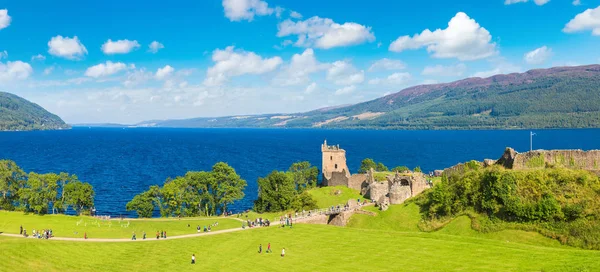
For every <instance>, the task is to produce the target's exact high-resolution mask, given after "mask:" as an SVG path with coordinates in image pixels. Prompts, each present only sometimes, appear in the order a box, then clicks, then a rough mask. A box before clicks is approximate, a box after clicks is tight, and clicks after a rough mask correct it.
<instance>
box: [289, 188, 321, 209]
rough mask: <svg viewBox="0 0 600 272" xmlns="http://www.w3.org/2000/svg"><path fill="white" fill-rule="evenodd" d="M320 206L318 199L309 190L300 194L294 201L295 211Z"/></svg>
mask: <svg viewBox="0 0 600 272" xmlns="http://www.w3.org/2000/svg"><path fill="white" fill-rule="evenodd" d="M316 208H318V206H317V201H316V200H315V199H314V198H312V196H311V195H310V194H309V193H308V192H303V193H301V194H299V195H298V196H297V197H296V198H295V199H294V201H293V202H292V209H294V210H295V211H302V210H312V209H316Z"/></svg>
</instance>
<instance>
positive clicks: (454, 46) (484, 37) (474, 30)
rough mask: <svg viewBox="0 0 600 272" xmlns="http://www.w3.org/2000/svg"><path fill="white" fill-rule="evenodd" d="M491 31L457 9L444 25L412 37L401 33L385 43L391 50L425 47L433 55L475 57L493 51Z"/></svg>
mask: <svg viewBox="0 0 600 272" xmlns="http://www.w3.org/2000/svg"><path fill="white" fill-rule="evenodd" d="M491 40H492V35H490V32H488V31H487V30H486V29H485V28H483V27H481V26H480V25H479V24H478V23H477V22H476V21H475V20H473V19H471V18H469V16H468V15H467V14H465V13H463V12H459V13H457V14H456V16H454V17H453V18H452V19H451V20H450V22H448V28H446V29H437V30H435V31H433V32H432V31H431V30H429V29H426V30H424V31H423V32H421V34H415V35H414V36H413V37H410V36H402V37H399V38H398V39H396V40H395V41H394V42H392V44H390V46H389V50H390V51H393V52H402V51H404V50H408V49H419V48H421V47H427V51H428V52H429V53H432V55H433V57H434V58H457V59H459V60H462V61H470V60H478V59H483V58H487V57H490V56H493V55H496V54H497V51H496V43H493V42H491Z"/></svg>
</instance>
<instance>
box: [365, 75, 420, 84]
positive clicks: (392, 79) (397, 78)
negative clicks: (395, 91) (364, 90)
mask: <svg viewBox="0 0 600 272" xmlns="http://www.w3.org/2000/svg"><path fill="white" fill-rule="evenodd" d="M411 79H412V76H411V75H410V74H409V73H393V74H391V75H389V76H388V77H386V78H374V79H371V80H369V84H371V85H379V84H386V85H403V84H406V83H408V82H409V81H410V80H411Z"/></svg>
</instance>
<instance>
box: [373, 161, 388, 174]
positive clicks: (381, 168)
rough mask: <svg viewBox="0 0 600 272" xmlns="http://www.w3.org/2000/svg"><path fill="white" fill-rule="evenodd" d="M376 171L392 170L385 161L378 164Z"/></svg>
mask: <svg viewBox="0 0 600 272" xmlns="http://www.w3.org/2000/svg"><path fill="white" fill-rule="evenodd" d="M375 171H377V172H387V171H390V170H389V169H388V168H387V166H385V165H384V164H383V163H381V162H378V163H377V166H376V167H375Z"/></svg>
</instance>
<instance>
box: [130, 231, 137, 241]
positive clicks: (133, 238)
mask: <svg viewBox="0 0 600 272" xmlns="http://www.w3.org/2000/svg"><path fill="white" fill-rule="evenodd" d="M131 240H133V241H135V240H136V239H135V231H134V232H133V235H132V236H131Z"/></svg>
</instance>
